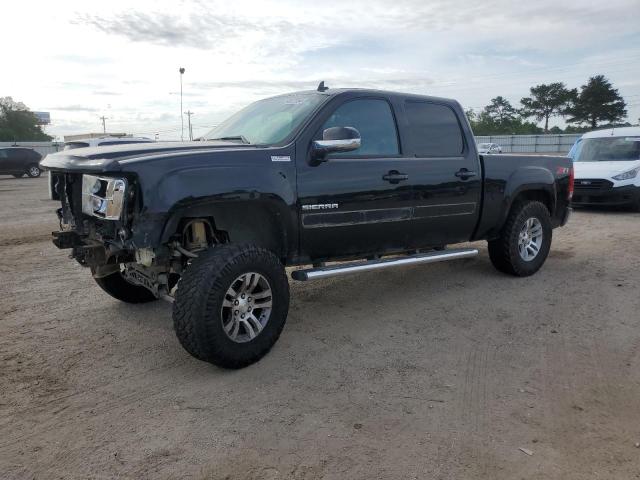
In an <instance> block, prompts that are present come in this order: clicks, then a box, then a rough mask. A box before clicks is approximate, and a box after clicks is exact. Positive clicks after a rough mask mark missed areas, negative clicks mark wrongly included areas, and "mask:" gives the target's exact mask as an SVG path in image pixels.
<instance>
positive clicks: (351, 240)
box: [42, 84, 573, 368]
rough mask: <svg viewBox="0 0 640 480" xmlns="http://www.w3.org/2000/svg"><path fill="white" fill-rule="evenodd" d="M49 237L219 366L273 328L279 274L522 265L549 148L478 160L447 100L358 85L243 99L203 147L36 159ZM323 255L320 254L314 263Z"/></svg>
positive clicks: (552, 188) (558, 161) (563, 198)
mask: <svg viewBox="0 0 640 480" xmlns="http://www.w3.org/2000/svg"><path fill="white" fill-rule="evenodd" d="M42 165H43V166H44V167H45V168H47V169H49V170H51V171H52V172H54V175H55V176H56V178H58V179H59V181H58V182H57V184H56V193H57V194H58V195H59V196H60V199H61V208H60V209H58V212H57V213H58V217H59V219H60V223H61V226H62V229H61V230H60V231H58V232H54V239H53V240H54V243H55V244H56V245H57V246H58V247H59V248H62V249H71V251H72V254H71V255H72V257H73V258H75V259H76V261H78V262H79V263H80V264H81V265H84V266H86V267H88V268H89V269H90V270H91V274H92V277H93V278H94V280H95V281H96V283H97V284H98V285H99V286H100V287H101V288H102V289H103V290H104V291H105V292H106V293H108V294H109V295H111V296H113V297H114V298H117V299H119V300H121V301H124V302H130V303H141V302H149V301H154V300H156V299H165V300H168V301H170V302H172V303H173V305H174V307H173V319H174V326H175V330H176V335H177V336H178V339H179V341H180V343H181V344H182V346H183V347H184V348H185V349H186V350H187V351H188V352H189V353H191V354H192V355H193V356H195V357H196V358H199V359H201V360H204V361H208V362H211V363H214V364H216V365H219V366H223V367H227V368H240V367H243V366H246V365H249V364H251V363H253V362H255V361H257V360H259V359H260V358H261V357H262V356H263V355H265V354H266V353H267V352H268V351H269V349H270V348H271V346H272V345H273V344H274V343H275V341H276V340H277V338H278V336H279V335H280V333H281V331H282V328H283V326H284V322H285V320H286V316H287V311H288V302H289V289H288V280H287V275H286V271H285V267H287V266H288V267H296V269H294V270H293V271H292V272H291V277H292V278H293V279H294V280H301V281H308V280H312V279H318V278H324V277H328V276H335V275H345V274H357V273H359V272H364V271H372V270H380V269H386V268H392V267H399V266H402V265H409V264H426V263H433V262H437V261H446V260H454V259H459V258H467V257H471V256H475V255H477V254H478V249H477V248H473V247H468V246H463V247H454V248H447V246H448V245H455V244H458V243H462V242H467V241H473V240H486V241H487V242H488V246H489V249H488V250H489V256H490V258H491V261H492V263H493V264H494V266H495V267H496V268H497V269H498V270H500V271H502V272H505V273H508V274H511V275H515V276H522V277H524V276H528V275H532V274H534V273H535V272H536V271H538V269H540V268H541V267H542V265H543V263H544V262H545V260H546V258H547V255H548V253H549V250H550V248H551V239H552V230H553V229H554V228H556V227H559V226H562V225H564V224H565V223H566V222H567V220H568V218H569V212H570V208H569V202H570V199H571V195H572V188H573V183H572V175H573V167H572V164H571V161H570V159H568V158H567V157H550V156H518V155H495V154H491V155H479V154H478V152H477V149H476V144H475V141H474V137H473V133H472V131H471V128H470V126H469V123H468V121H467V119H466V116H465V114H464V111H463V109H462V107H461V106H460V104H459V103H458V102H456V101H455V100H450V99H444V98H438V97H430V96H423V95H413V94H404V93H396V92H385V91H379V90H366V89H336V90H328V89H327V88H326V87H324V85H323V84H321V85H320V86H319V88H318V90H317V91H306V92H295V93H291V94H287V95H281V96H277V97H271V98H267V99H264V100H261V101H258V102H255V103H253V104H251V105H249V106H248V107H246V108H245V109H243V110H241V111H240V112H238V113H236V114H235V115H233V116H232V117H230V118H229V119H228V120H227V121H225V122H223V123H222V124H220V125H219V126H218V127H216V128H215V129H214V130H212V131H211V132H209V134H207V135H205V136H204V141H198V142H189V143H177V142H176V143H153V144H143V145H119V146H112V147H100V148H94V149H90V148H84V149H76V150H72V151H70V152H60V153H58V154H54V155H50V156H48V157H47V158H46V159H45V160H44V161H43V162H42ZM336 261H337V262H340V263H337V264H336V263H334V264H331V265H328V264H327V262H336Z"/></svg>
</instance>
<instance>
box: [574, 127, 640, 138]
mask: <svg viewBox="0 0 640 480" xmlns="http://www.w3.org/2000/svg"><path fill="white" fill-rule="evenodd" d="M626 136H640V127H616V128H605V129H602V130H595V131H593V132H588V133H585V134H584V135H582V138H603V137H626Z"/></svg>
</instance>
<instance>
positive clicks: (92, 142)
mask: <svg viewBox="0 0 640 480" xmlns="http://www.w3.org/2000/svg"><path fill="white" fill-rule="evenodd" d="M154 141H155V140H152V139H150V138H146V137H113V136H105V137H97V138H82V139H77V140H69V141H66V142H64V144H65V145H68V146H69V147H68V148H71V147H80V146H81V147H84V146H88V147H97V146H100V145H114V144H120V145H122V144H124V143H149V142H154Z"/></svg>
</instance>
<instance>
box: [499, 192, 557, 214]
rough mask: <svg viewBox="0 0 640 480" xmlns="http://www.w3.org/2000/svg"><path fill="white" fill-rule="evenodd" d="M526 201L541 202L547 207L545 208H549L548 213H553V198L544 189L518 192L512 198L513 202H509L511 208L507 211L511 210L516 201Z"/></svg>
mask: <svg viewBox="0 0 640 480" xmlns="http://www.w3.org/2000/svg"><path fill="white" fill-rule="evenodd" d="M527 201H530V202H541V203H542V204H543V205H544V206H545V207H547V210H549V215H552V214H553V209H554V208H553V199H552V197H551V194H550V193H549V192H546V191H544V190H525V191H524V192H520V193H519V194H518V195H516V197H515V198H514V199H513V202H511V208H510V209H509V211H511V209H513V207H514V206H515V205H517V204H518V203H522V202H527Z"/></svg>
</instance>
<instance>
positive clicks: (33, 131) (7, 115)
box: [0, 97, 52, 142]
mask: <svg viewBox="0 0 640 480" xmlns="http://www.w3.org/2000/svg"><path fill="white" fill-rule="evenodd" d="M51 138H52V137H51V136H50V135H47V134H46V133H44V132H43V131H42V127H40V125H38V117H36V116H35V115H34V113H33V112H31V111H30V110H29V109H28V108H27V106H26V105H25V104H24V103H22V102H16V101H14V100H13V99H12V98H11V97H0V142H19V141H21V140H26V141H40V142H48V141H49V140H51Z"/></svg>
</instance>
